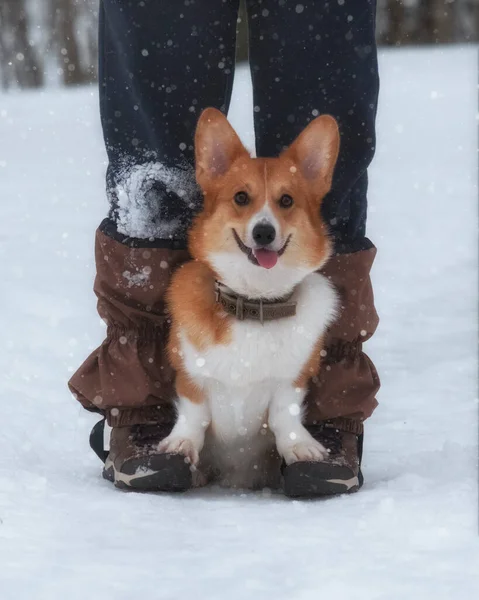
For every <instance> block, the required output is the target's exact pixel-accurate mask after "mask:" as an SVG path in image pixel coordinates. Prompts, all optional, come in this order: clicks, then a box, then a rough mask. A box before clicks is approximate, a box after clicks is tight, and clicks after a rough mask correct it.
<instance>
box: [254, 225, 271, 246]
mask: <svg viewBox="0 0 479 600" xmlns="http://www.w3.org/2000/svg"><path fill="white" fill-rule="evenodd" d="M275 237H276V230H275V228H274V227H273V226H272V225H271V224H270V223H258V224H257V225H255V226H254V227H253V239H254V241H255V242H256V243H257V244H258V246H267V245H268V244H271V242H274V238H275Z"/></svg>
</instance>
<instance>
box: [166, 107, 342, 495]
mask: <svg viewBox="0 0 479 600" xmlns="http://www.w3.org/2000/svg"><path fill="white" fill-rule="evenodd" d="M338 151H339V133H338V127H337V124H336V121H335V120H334V119H333V118H332V117H330V116H321V117H318V118H316V119H314V121H312V122H311V123H310V124H309V125H308V126H307V127H306V129H305V130H304V131H303V132H302V133H301V134H300V135H299V137H298V138H297V139H296V140H295V142H294V143H293V144H292V145H291V146H290V147H289V148H288V149H286V150H285V151H284V152H283V153H282V154H281V155H280V157H279V158H251V157H250V156H249V154H248V152H247V151H246V149H245V148H244V147H243V145H242V144H241V142H240V140H239V138H238V136H237V135H236V133H235V132H234V130H233V129H232V127H231V126H230V125H229V123H228V121H227V120H226V118H225V117H224V116H223V115H222V114H221V113H220V112H219V111H217V110H215V109H207V110H205V111H204V112H203V114H202V115H201V117H200V119H199V122H198V126H197V131H196V138H195V152H196V177H197V181H198V184H199V185H200V187H201V188H202V191H203V192H204V209H203V211H202V212H201V213H200V214H199V215H198V216H197V217H196V219H195V222H194V224H193V227H192V229H191V232H190V238H189V248H190V252H191V255H192V257H193V260H192V261H191V262H189V263H187V264H185V265H184V266H182V267H181V268H180V269H179V270H178V271H177V272H176V273H175V275H174V277H173V280H172V282H171V285H170V288H169V292H168V306H169V311H170V314H171V318H172V329H171V335H170V340H169V356H170V360H171V362H172V364H173V366H174V367H175V369H176V372H177V380H176V390H177V394H178V402H177V410H178V419H177V422H176V424H175V426H174V428H173V430H172V431H171V433H170V435H169V436H168V437H167V438H166V439H165V440H163V442H161V444H160V450H161V451H163V452H168V453H180V454H183V455H184V456H185V458H186V459H187V460H188V461H190V462H191V464H192V465H194V466H198V465H199V468H200V470H201V471H202V472H204V473H206V475H207V478H210V477H211V474H214V476H215V478H216V479H219V480H220V481H222V482H223V483H225V484H227V485H230V486H235V487H245V488H247V487H260V486H264V485H275V484H276V483H277V480H278V477H279V461H280V459H281V458H283V459H284V460H285V462H286V464H291V463H293V462H295V461H320V460H323V459H324V458H325V457H326V455H327V451H326V450H325V448H324V447H323V446H322V445H321V444H320V443H319V442H318V441H316V440H315V439H314V438H313V437H312V436H311V435H310V433H309V432H308V431H307V429H306V428H305V427H304V426H303V424H302V415H303V401H304V398H305V394H306V390H307V384H308V380H309V379H310V377H311V376H313V375H314V374H315V373H316V372H317V371H318V369H319V363H320V358H321V351H322V339H323V336H324V333H325V330H326V328H327V326H328V325H329V324H330V323H331V322H332V321H333V319H334V317H335V310H336V294H335V291H334V289H333V288H332V286H331V285H330V283H329V282H328V281H327V279H326V278H325V277H323V276H322V275H320V274H319V273H318V270H319V269H320V268H321V267H322V266H323V265H324V264H325V262H326V261H327V260H328V258H329V256H330V254H331V245H330V241H329V239H328V236H327V231H326V227H325V225H324V223H323V221H322V219H321V216H320V205H321V201H322V199H323V197H324V196H325V194H326V193H327V192H328V191H329V189H330V187H331V180H332V176H333V170H334V166H335V163H336V160H337V156H338ZM258 223H260V224H265V225H267V227H269V230H270V231H271V227H273V228H274V232H275V237H274V240H273V241H271V242H270V243H268V244H267V245H266V246H265V245H264V243H262V245H261V246H259V245H258V243H257V241H255V240H256V237H254V236H253V229H254V228H255V225H257V224H258ZM255 231H257V230H255ZM263 242H264V240H263ZM215 280H217V281H220V282H221V283H222V284H223V285H224V286H226V289H227V290H230V291H231V292H232V293H234V294H236V295H242V296H245V297H247V298H251V299H259V298H263V299H270V300H271V299H278V298H282V297H285V296H286V295H288V294H289V293H291V292H293V297H292V300H295V301H296V303H297V309H296V315H295V316H292V317H286V318H282V319H278V320H273V321H267V322H265V323H264V324H261V323H260V322H259V321H253V320H243V321H240V320H237V319H236V318H235V317H233V316H230V315H228V314H227V313H226V312H225V311H224V310H223V308H222V307H221V305H220V304H219V303H217V302H216V301H215V293H214V285H215ZM275 449H276V450H275ZM276 451H277V452H276Z"/></svg>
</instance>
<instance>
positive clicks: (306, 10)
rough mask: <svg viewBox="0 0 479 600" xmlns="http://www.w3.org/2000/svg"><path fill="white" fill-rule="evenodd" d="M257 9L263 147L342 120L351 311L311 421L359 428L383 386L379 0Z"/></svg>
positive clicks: (340, 178) (255, 72) (261, 4)
mask: <svg viewBox="0 0 479 600" xmlns="http://www.w3.org/2000/svg"><path fill="white" fill-rule="evenodd" d="M248 13H249V15H248V17H249V27H250V62H251V70H252V79H253V97H254V105H255V108H254V110H255V113H254V115H255V132H256V149H257V154H258V156H272V155H277V154H278V153H280V152H281V150H282V149H283V148H284V147H285V146H287V145H288V144H290V143H291V142H292V141H293V139H294V138H295V137H296V136H297V135H298V134H299V132H300V131H301V130H302V129H303V128H304V127H305V125H306V124H307V123H308V122H309V121H310V120H311V119H313V118H314V117H315V116H317V115H318V114H325V113H328V114H331V115H333V116H334V117H335V118H336V119H337V121H338V123H339V127H340V133H341V150H340V156H339V161H338V165H337V168H336V172H335V177H334V182H333V189H332V191H331V192H330V194H329V195H328V196H327V197H326V198H325V200H324V203H323V215H324V218H325V221H326V223H328V225H329V227H330V231H331V235H332V237H333V239H334V243H335V255H334V256H333V258H332V259H331V260H330V262H329V263H328V265H327V266H326V267H325V269H324V273H325V274H326V275H327V276H328V277H329V278H330V279H331V280H332V281H333V283H334V284H335V285H336V287H337V288H338V289H339V291H340V293H341V306H342V314H341V315H340V318H339V319H338V321H337V322H336V324H335V325H334V326H333V327H332V328H331V330H330V332H329V336H328V340H327V347H326V352H327V354H326V357H325V359H324V361H323V365H322V368H321V371H320V373H319V374H318V375H317V376H316V377H314V378H313V380H312V382H311V390H310V393H309V396H308V413H307V424H309V425H310V426H311V427H315V426H316V427H317V428H319V429H318V431H320V430H321V431H322V429H323V428H324V424H325V422H327V421H329V422H328V423H327V424H328V425H333V426H334V427H340V428H341V430H348V431H350V432H352V433H353V434H354V435H360V434H361V433H362V421H363V420H364V419H366V418H367V417H369V416H370V415H371V413H372V412H373V410H374V408H375V407H376V404H377V403H376V400H375V394H376V392H377V390H378V388H379V380H378V377H377V373H376V370H375V369H374V366H373V365H372V363H371V361H370V360H369V358H368V357H367V356H366V355H365V354H364V353H363V352H362V342H364V341H365V340H367V339H368V338H369V337H371V335H372V334H373V333H374V331H375V329H376V327H377V322H378V319H377V314H376V311H375V309H374V301H373V295H372V287H371V282H370V278H369V271H370V269H371V265H372V262H373V260H374V255H375V248H374V246H373V244H372V243H371V242H370V240H369V239H368V238H366V236H365V225H366V209H367V198H366V192H367V171H366V169H367V167H368V165H369V163H370V161H371V159H372V157H373V155H374V146H375V130H374V124H375V116H376V106H377V96H378V87H379V81H378V69H377V55H376V44H375V39H374V35H375V1H374V0H355V1H354V2H349V1H347V0H345V1H344V2H341V1H336V0H335V1H334V2H327V1H326V0H324V1H317V0H301V1H298V2H296V1H294V2H291V1H289V0H288V1H287V0H248ZM334 430H335V429H334ZM356 447H357V445H356ZM350 450H351V452H353V453H354V452H356V453H357V451H356V450H355V449H354V448H353V449H350ZM351 452H350V453H351ZM289 468H290V467H288V469H289ZM344 489H345V488H344V486H343V487H341V486H339V488H338V490H337V491H342V490H344ZM330 491H331V490H330ZM334 491H336V488H334Z"/></svg>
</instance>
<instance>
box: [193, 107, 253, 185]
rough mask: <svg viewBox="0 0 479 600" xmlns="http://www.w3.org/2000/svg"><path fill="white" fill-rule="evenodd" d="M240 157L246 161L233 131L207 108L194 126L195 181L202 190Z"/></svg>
mask: <svg viewBox="0 0 479 600" xmlns="http://www.w3.org/2000/svg"><path fill="white" fill-rule="evenodd" d="M241 155H244V156H245V157H249V154H248V151H247V150H246V149H245V147H244V146H243V144H242V143H241V141H240V139H239V137H238V136H237V134H236V132H235V130H234V129H233V128H232V127H231V125H230V124H229V123H228V121H227V119H226V117H225V116H224V115H223V113H221V112H220V111H219V110H217V109H216V108H207V109H205V110H204V111H203V112H202V113H201V116H200V118H199V120H198V124H197V126H196V134H195V157H196V179H197V181H198V184H199V185H200V187H201V188H203V189H204V186H205V185H208V182H210V181H211V180H212V179H215V178H216V177H220V176H221V175H224V174H225V173H226V172H227V171H228V169H229V168H230V167H231V165H232V164H233V162H234V161H235V160H236V159H237V158H239V157H240V156H241Z"/></svg>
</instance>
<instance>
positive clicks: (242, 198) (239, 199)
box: [235, 192, 249, 206]
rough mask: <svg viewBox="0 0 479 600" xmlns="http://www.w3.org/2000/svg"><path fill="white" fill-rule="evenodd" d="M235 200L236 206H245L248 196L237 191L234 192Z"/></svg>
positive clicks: (247, 202)
mask: <svg viewBox="0 0 479 600" xmlns="http://www.w3.org/2000/svg"><path fill="white" fill-rule="evenodd" d="M235 202H236V204H237V205H238V206H246V205H247V204H249V196H248V194H247V193H246V192H238V193H236V194H235Z"/></svg>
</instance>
